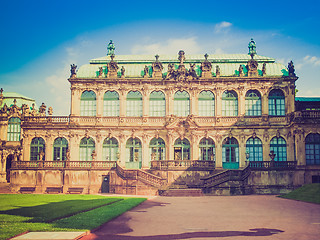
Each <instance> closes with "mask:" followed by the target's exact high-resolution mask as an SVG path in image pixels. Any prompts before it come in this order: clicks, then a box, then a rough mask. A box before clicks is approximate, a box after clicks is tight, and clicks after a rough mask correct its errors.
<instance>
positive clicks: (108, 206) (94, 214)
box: [0, 194, 146, 239]
mask: <svg viewBox="0 0 320 240" xmlns="http://www.w3.org/2000/svg"><path fill="white" fill-rule="evenodd" d="M145 200H146V199H145V198H123V197H120V198H119V197H105V196H97V195H51V194H50V195H41V194H18V195H15V194H0V239H7V238H10V237H12V236H15V235H17V234H19V233H22V232H25V231H87V230H91V229H94V228H96V227H98V226H100V225H101V224H103V223H105V222H107V221H109V220H111V219H113V218H115V217H117V216H119V215H121V214H122V213H124V212H126V211H128V210H130V209H131V208H133V207H135V206H137V205H138V204H140V203H141V202H143V201H145Z"/></svg>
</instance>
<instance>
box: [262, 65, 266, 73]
mask: <svg viewBox="0 0 320 240" xmlns="http://www.w3.org/2000/svg"><path fill="white" fill-rule="evenodd" d="M265 75H266V63H263V65H262V76H265Z"/></svg>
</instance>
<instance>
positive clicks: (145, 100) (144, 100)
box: [142, 93, 150, 117]
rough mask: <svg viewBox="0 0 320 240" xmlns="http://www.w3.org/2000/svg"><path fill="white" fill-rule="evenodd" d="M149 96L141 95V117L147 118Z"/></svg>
mask: <svg viewBox="0 0 320 240" xmlns="http://www.w3.org/2000/svg"><path fill="white" fill-rule="evenodd" d="M149 96H150V94H147V93H145V94H143V98H142V116H144V117H147V116H149V108H150V107H149V106H150V102H149Z"/></svg>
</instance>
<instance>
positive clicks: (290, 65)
mask: <svg viewBox="0 0 320 240" xmlns="http://www.w3.org/2000/svg"><path fill="white" fill-rule="evenodd" d="M288 72H289V76H290V77H292V76H293V77H295V76H296V74H295V69H294V65H293V61H292V60H291V61H290V62H289V63H288Z"/></svg>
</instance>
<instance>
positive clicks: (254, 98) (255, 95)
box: [246, 90, 261, 116]
mask: <svg viewBox="0 0 320 240" xmlns="http://www.w3.org/2000/svg"><path fill="white" fill-rule="evenodd" d="M260 115H261V96H260V93H259V92H258V91H255V90H250V91H248V92H247V94H246V116H260Z"/></svg>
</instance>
